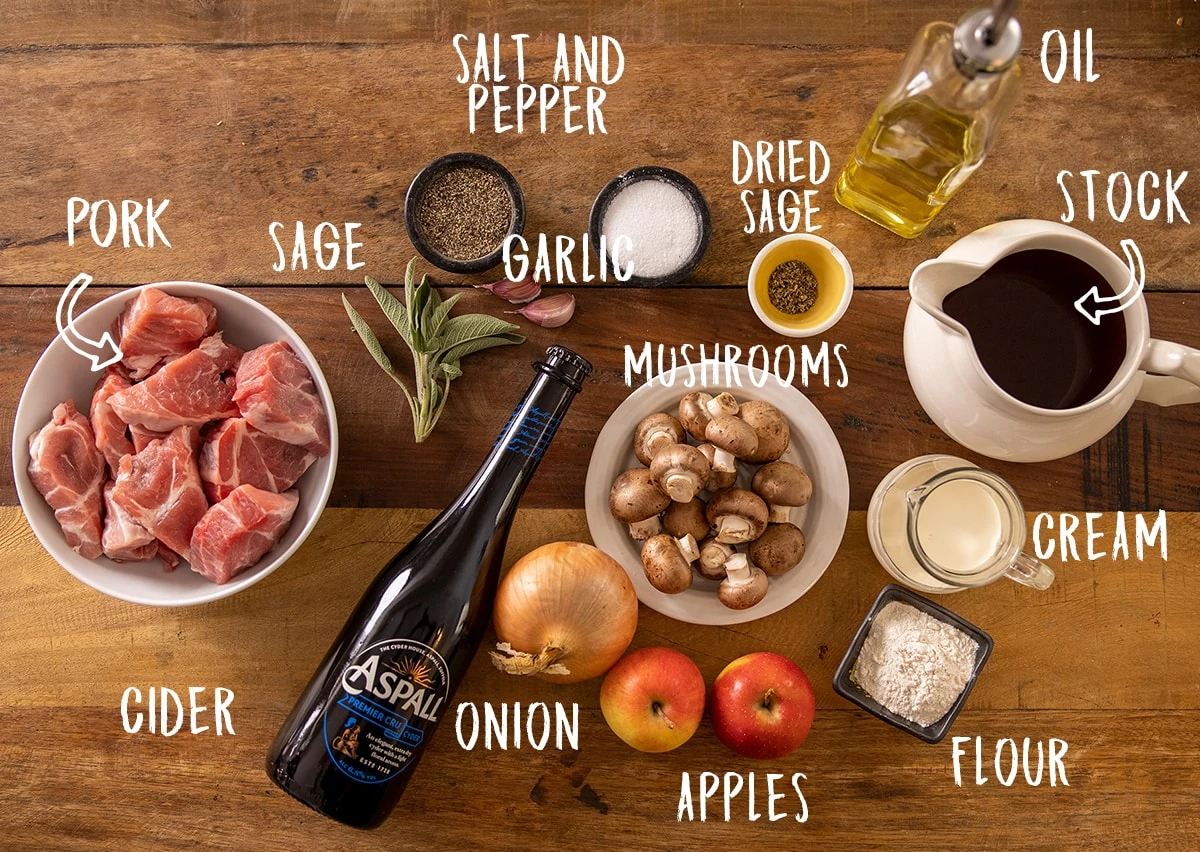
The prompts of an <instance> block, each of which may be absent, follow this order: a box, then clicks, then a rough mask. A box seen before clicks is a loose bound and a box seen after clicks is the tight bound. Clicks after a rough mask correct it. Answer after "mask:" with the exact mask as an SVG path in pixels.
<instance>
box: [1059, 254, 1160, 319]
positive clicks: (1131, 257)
mask: <svg viewBox="0 0 1200 852" xmlns="http://www.w3.org/2000/svg"><path fill="white" fill-rule="evenodd" d="M1121 250H1122V251H1124V252H1125V262H1126V263H1128V264H1129V283H1128V284H1126V285H1125V289H1124V290H1122V291H1121V292H1120V293H1118V294H1117V295H1115V296H1101V295H1100V290H1099V289H1098V288H1097V287H1096V286H1094V285H1093V287H1092V288H1091V289H1090V290H1088V291H1087V292H1086V293H1084V294H1083V295H1082V296H1080V297H1079V298H1078V299H1076V300H1075V309H1076V310H1078V311H1079V313H1081V314H1083V315H1084V316H1085V317H1087V318H1088V321H1089V322H1091V324H1092V325H1100V318H1101V317H1102V316H1104V315H1105V314H1117V313H1120V312H1121V311H1123V310H1125V309H1126V308H1128V307H1129V306H1130V305H1132V304H1133V303H1134V302H1136V301H1137V298H1138V296H1140V295H1141V293H1142V288H1143V287H1145V286H1146V266H1145V264H1144V263H1143V262H1142V253H1141V251H1139V250H1138V247H1137V243H1135V242H1134V241H1133V240H1121Z"/></svg>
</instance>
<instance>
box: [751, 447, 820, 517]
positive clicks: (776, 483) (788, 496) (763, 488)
mask: <svg viewBox="0 0 1200 852" xmlns="http://www.w3.org/2000/svg"><path fill="white" fill-rule="evenodd" d="M750 487H751V488H753V489H754V493H755V494H757V495H758V496H759V497H762V498H763V499H764V500H766V501H767V504H768V505H770V507H771V517H770V521H771V523H773V524H782V523H787V521H788V519H789V516H790V510H791V508H792V507H793V506H804V505H806V504H807V503H808V501H809V500H810V499H812V490H813V485H812V480H811V479H810V478H809V476H808V474H807V473H805V472H804V471H803V470H802V469H801V468H799V467H796V465H794V464H792V463H791V462H782V461H776V462H771V463H770V464H764V465H763V466H762V467H760V468H759V469H758V472H757V473H756V474H754V481H753V482H752V483H751V485H750Z"/></svg>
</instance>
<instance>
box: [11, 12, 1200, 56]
mask: <svg viewBox="0 0 1200 852" xmlns="http://www.w3.org/2000/svg"><path fill="white" fill-rule="evenodd" d="M967 8H969V6H968V5H964V4H963V3H956V2H950V0H915V2H909V3H904V4H894V5H883V6H881V7H880V8H879V9H873V10H871V12H870V13H868V14H864V12H865V11H866V9H865V7H862V6H854V5H852V4H847V3H842V2H837V0H799V2H786V0H743V2H738V3H730V2H714V0H709V2H699V3H697V2H688V0H667V2H658V3H653V4H646V3H639V2H634V0H614V2H604V0H582V2H578V3H572V4H570V5H569V6H568V7H567V8H566V9H563V10H557V11H556V10H553V9H547V6H546V4H544V3H537V2H531V0H516V2H499V0H493V2H480V0H471V2H463V3H455V4H440V3H431V2H428V0H423V1H422V2H401V0H343V2H340V3H338V4H336V5H334V4H327V3H322V4H308V5H305V4H297V3H293V2H288V0H227V2H183V3H169V4H164V3H155V2H153V0H134V1H133V2H122V3H112V2H104V3H96V2H92V1H91V0H13V2H9V3H8V4H6V9H5V14H6V16H7V21H6V23H7V24H8V26H7V27H6V28H5V29H4V30H0V46H20V45H62V44H88V45H94V44H162V43H180V42H183V43H196V42H206V43H207V42H216V43H231V44H250V43H264V42H396V41H410V40H412V41H448V40H449V39H450V38H452V37H453V35H454V34H455V33H468V34H472V35H473V34H474V33H477V32H484V33H492V32H501V33H505V34H507V33H529V34H530V35H531V36H532V37H533V38H534V39H538V38H547V37H553V36H554V35H555V34H556V33H557V32H559V31H564V32H567V33H570V34H573V33H577V32H578V33H583V34H591V33H596V34H600V33H606V34H608V35H611V36H614V37H616V38H619V39H620V40H621V41H622V42H623V43H624V42H629V43H631V44H642V43H649V44H657V43H661V42H664V41H669V42H674V43H693V42H695V43H705V44H730V43H753V44H784V45H792V44H804V45H821V46H843V45H849V46H875V45H883V46H888V47H894V48H902V47H906V46H907V45H908V42H909V40H910V39H911V38H912V34H913V33H914V32H916V30H917V29H918V28H920V27H921V25H923V24H924V23H926V22H927V21H934V20H943V21H953V20H955V19H957V17H958V16H959V15H961V14H962V13H963V12H964V11H965V10H966V9H967ZM97 12H99V14H97ZM568 12H569V13H568ZM1020 19H1021V22H1022V24H1023V26H1024V28H1025V33H1026V36H1025V39H1026V44H1027V45H1036V44H1039V43H1040V37H1041V33H1042V32H1043V31H1044V30H1048V29H1063V30H1072V29H1075V28H1079V27H1092V28H1094V29H1095V31H1096V41H1095V43H1096V45H1097V47H1101V48H1104V49H1106V50H1111V49H1121V50H1153V51H1162V50H1164V49H1166V50H1173V51H1181V52H1189V53H1194V52H1195V48H1196V40H1197V24H1198V23H1200V15H1198V14H1197V12H1196V9H1195V6H1194V5H1193V4H1191V3H1190V2H1188V0H1167V2H1159V3H1152V4H1148V5H1141V4H1131V3H1128V2H1119V0H1092V2H1088V3H1086V4H1082V8H1081V4H1080V3H1078V2H1070V0H1048V2H1045V3H1037V4H1030V5H1028V6H1024V7H1022V9H1021V12H1020Z"/></svg>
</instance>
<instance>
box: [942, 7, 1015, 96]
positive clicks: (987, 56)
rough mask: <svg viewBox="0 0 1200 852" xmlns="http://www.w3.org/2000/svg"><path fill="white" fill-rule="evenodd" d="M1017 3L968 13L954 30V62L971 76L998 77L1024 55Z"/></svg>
mask: <svg viewBox="0 0 1200 852" xmlns="http://www.w3.org/2000/svg"><path fill="white" fill-rule="evenodd" d="M1016 8H1017V3H1016V0H997V2H996V4H995V6H993V7H991V8H987V7H984V8H982V9H975V10H973V11H970V12H967V14H965V15H963V16H962V18H960V19H959V21H958V24H956V25H955V27H954V59H955V61H956V62H957V63H958V67H959V69H960V70H961V71H962V72H963V73H964V74H966V75H967V76H968V77H974V76H975V75H976V74H996V73H998V72H1000V71H1004V70H1005V69H1006V68H1008V67H1010V66H1011V65H1012V64H1013V62H1015V61H1016V59H1017V57H1018V56H1019V55H1020V54H1021V25H1020V24H1019V23H1018V22H1017V19H1016V18H1014V17H1013V12H1014V11H1016Z"/></svg>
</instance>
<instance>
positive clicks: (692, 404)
mask: <svg viewBox="0 0 1200 852" xmlns="http://www.w3.org/2000/svg"><path fill="white" fill-rule="evenodd" d="M737 413H738V402H737V400H736V399H734V398H733V394H731V393H728V392H724V393H719V394H717V395H716V396H715V397H714V396H712V395H710V394H707V393H704V392H703V391H692V392H691V393H689V394H684V396H683V398H682V399H681V400H679V422H680V423H681V424H683V428H684V429H686V430H687V431H688V434H689V435H691V436H692V437H693V438H695V439H696V440H697V441H703V440H705V438H704V430H705V428H706V427H707V426H708V421H709V420H711V419H712V418H714V417H716V416H717V415H720V414H737Z"/></svg>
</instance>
